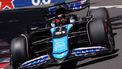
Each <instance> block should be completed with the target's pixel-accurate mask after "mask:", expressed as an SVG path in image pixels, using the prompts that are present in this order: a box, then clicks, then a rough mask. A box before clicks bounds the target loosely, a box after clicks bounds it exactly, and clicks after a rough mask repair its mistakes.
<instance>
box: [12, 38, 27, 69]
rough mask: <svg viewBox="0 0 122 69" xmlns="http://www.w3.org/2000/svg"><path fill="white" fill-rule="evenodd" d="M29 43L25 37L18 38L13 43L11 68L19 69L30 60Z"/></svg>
mask: <svg viewBox="0 0 122 69" xmlns="http://www.w3.org/2000/svg"><path fill="white" fill-rule="evenodd" d="M27 51H28V50H27V42H26V39H25V38H24V37H18V38H15V39H13V40H12V42H11V60H10V62H11V66H12V68H13V69H18V67H19V65H20V64H22V63H23V62H25V61H26V60H27V59H28V56H27Z"/></svg>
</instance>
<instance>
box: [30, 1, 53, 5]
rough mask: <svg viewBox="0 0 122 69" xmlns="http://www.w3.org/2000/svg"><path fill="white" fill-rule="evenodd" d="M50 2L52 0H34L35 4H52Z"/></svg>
mask: <svg viewBox="0 0 122 69" xmlns="http://www.w3.org/2000/svg"><path fill="white" fill-rule="evenodd" d="M50 3H51V0H32V4H33V5H34V6H38V5H44V4H50Z"/></svg>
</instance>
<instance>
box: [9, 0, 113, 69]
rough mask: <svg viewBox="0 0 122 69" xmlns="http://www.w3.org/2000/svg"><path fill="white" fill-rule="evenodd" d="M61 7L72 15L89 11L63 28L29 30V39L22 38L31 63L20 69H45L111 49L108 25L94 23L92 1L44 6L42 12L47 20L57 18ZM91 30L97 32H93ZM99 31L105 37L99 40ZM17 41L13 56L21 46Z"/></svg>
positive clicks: (100, 21) (27, 36) (48, 26)
mask: <svg viewBox="0 0 122 69" xmlns="http://www.w3.org/2000/svg"><path fill="white" fill-rule="evenodd" d="M59 6H63V7H64V8H65V9H67V11H68V12H69V13H71V12H77V11H79V10H84V9H86V8H88V10H87V12H86V16H85V17H80V18H79V19H78V20H77V21H76V22H75V23H66V24H65V25H62V26H55V27H51V26H50V24H51V23H50V22H49V23H48V22H46V25H45V27H44V28H39V27H31V28H30V29H29V30H27V33H26V35H25V34H22V35H21V37H23V38H24V39H25V42H26V43H24V44H26V45H25V47H26V49H25V48H24V49H25V51H26V52H25V53H26V54H27V57H28V59H27V60H26V61H24V63H21V65H20V67H19V68H20V69H24V68H27V69H28V68H29V69H30V68H36V67H40V66H42V67H43V65H49V64H61V63H64V62H66V61H70V60H71V59H77V58H81V59H82V58H87V57H91V56H96V55H100V54H103V53H108V52H109V51H110V48H107V45H108V43H107V42H108V41H109V40H108V39H109V38H108V37H107V36H108V35H107V34H106V33H108V32H107V31H106V32H105V28H104V23H105V22H102V20H103V19H102V18H100V19H98V20H96V21H95V20H94V16H92V15H90V14H89V8H90V1H89V0H78V1H75V0H73V1H67V2H62V3H57V4H50V5H43V6H41V9H43V8H44V9H43V10H42V11H43V12H46V13H47V14H43V15H44V16H47V18H46V19H47V20H48V19H49V18H50V17H52V16H56V15H55V14H56V10H57V9H58V8H59ZM31 8H32V7H27V8H26V9H31ZM34 8H36V9H39V8H40V7H33V9H34ZM45 8H46V10H45ZM69 13H68V14H69ZM70 15H71V14H69V16H70ZM94 21H95V22H94ZM91 23H92V25H91ZM97 24H98V27H95V26H96V25H97ZM105 25H106V23H105ZM99 27H100V28H99ZM92 28H94V29H93V30H92V31H91V29H92ZM96 29H97V31H96ZM99 31H100V34H102V36H101V35H100V36H101V38H99V36H98V34H97V33H99ZM101 31H102V32H101ZM92 34H93V35H92ZM104 34H105V35H104ZM111 34H112V32H111ZM94 35H95V37H94ZM96 37H97V38H96ZM102 37H103V38H102ZM93 38H94V39H93ZM17 40H18V39H17ZM17 40H14V41H13V43H12V47H11V49H12V51H13V52H14V50H15V49H14V47H16V45H18V42H16V41H17ZM112 42H113V41H112ZM18 49H19V48H16V50H15V52H19V50H20V49H19V50H18ZM23 54H24V53H23Z"/></svg>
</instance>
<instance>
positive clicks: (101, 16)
mask: <svg viewBox="0 0 122 69" xmlns="http://www.w3.org/2000/svg"><path fill="white" fill-rule="evenodd" d="M90 15H92V16H93V20H94V21H98V20H101V21H103V26H104V30H105V36H106V37H105V38H104V39H106V41H105V43H106V44H105V45H106V47H107V48H108V49H109V50H110V51H111V52H112V51H114V49H115V41H114V35H113V31H112V26H111V22H110V17H109V13H108V11H107V9H106V8H98V9H94V10H91V11H90ZM98 23H99V22H98ZM96 29H97V28H96Z"/></svg>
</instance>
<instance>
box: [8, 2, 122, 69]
mask: <svg viewBox="0 0 122 69" xmlns="http://www.w3.org/2000/svg"><path fill="white" fill-rule="evenodd" d="M91 3H92V6H109V5H122V0H91ZM108 11H109V14H110V18H111V22H112V28H113V32H114V33H116V34H115V46H116V50H117V51H116V52H115V53H113V54H111V55H108V56H106V57H101V58H89V59H86V60H83V61H79V62H77V61H74V62H69V63H65V64H63V65H61V66H53V67H49V68H47V69H122V8H108ZM8 69H11V67H10V66H9V67H8Z"/></svg>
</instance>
